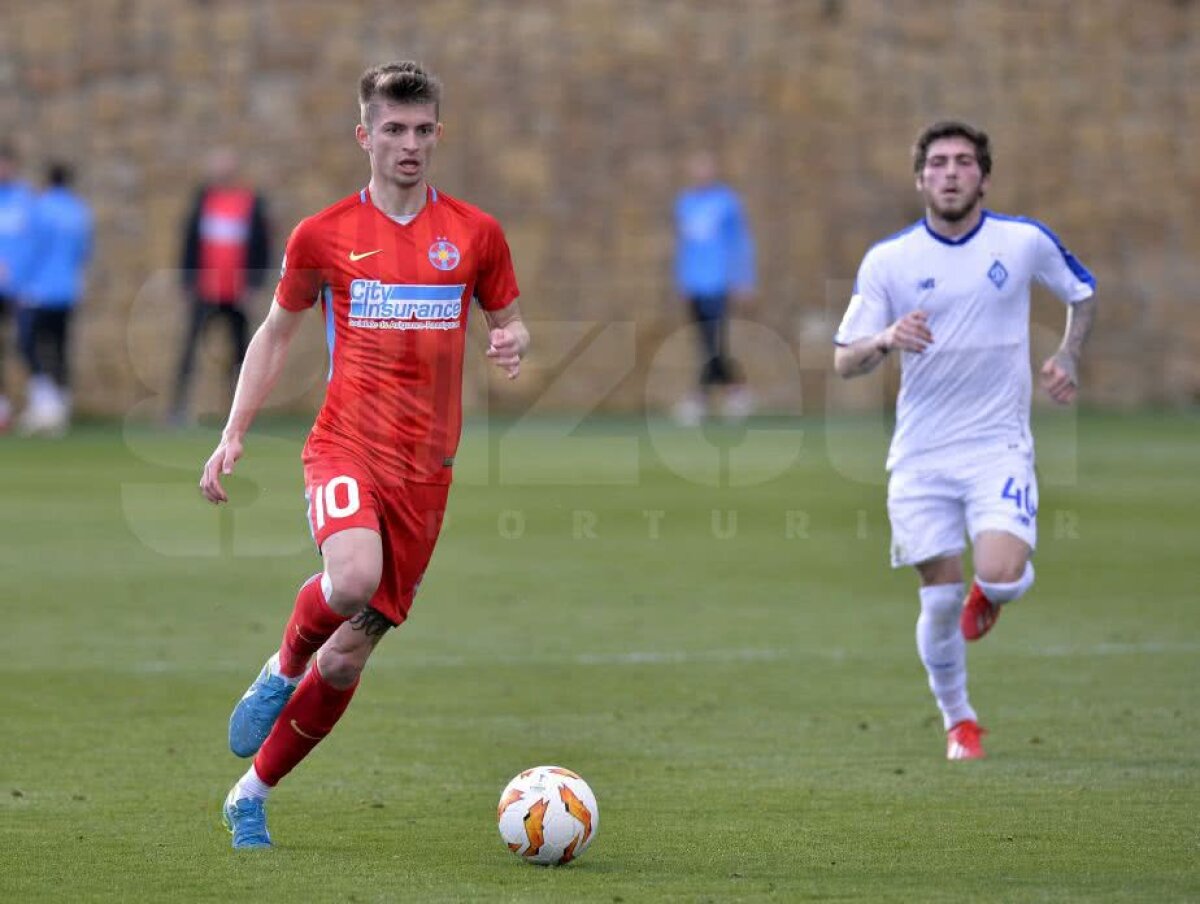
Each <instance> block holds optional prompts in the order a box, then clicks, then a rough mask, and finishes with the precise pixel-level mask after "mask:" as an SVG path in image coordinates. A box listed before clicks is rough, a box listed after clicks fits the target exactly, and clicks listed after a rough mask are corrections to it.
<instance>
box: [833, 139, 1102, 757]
mask: <svg viewBox="0 0 1200 904" xmlns="http://www.w3.org/2000/svg"><path fill="white" fill-rule="evenodd" d="M991 167H992V158H991V151H990V148H989V144H988V136H987V134H986V133H984V132H982V131H980V130H978V129H976V128H974V127H972V126H970V125H968V124H966V123H961V122H938V123H935V124H933V125H931V126H929V127H928V128H927V129H925V131H924V132H922V134H921V135H920V137H919V138H918V139H917V143H916V145H915V147H914V149H913V168H914V172H915V174H916V187H917V191H919V192H920V193H921V195H922V197H923V198H924V201H925V217H924V219H922V220H920V221H919V222H917V223H914V224H913V225H911V226H909V227H908V228H907V229H904V230H902V231H901V232H898V233H896V234H895V235H893V236H890V237H889V238H886V239H884V240H883V241H882V242H880V243H878V244H877V245H875V246H874V247H872V248H871V249H870V250H869V251H868V252H867V254H866V256H865V257H864V258H863V262H862V265H861V266H860V268H859V271H858V279H857V281H856V283H855V288H854V292H853V296H852V297H851V299H850V305H849V307H848V308H847V310H846V315H845V317H844V319H843V320H842V324H841V326H840V327H839V329H838V332H837V336H836V337H835V340H834V341H835V343H836V345H837V349H836V351H835V353H834V367H835V369H836V370H837V372H838V374H840V375H841V376H843V377H847V378H848V377H856V376H860V375H862V374H867V373H870V372H871V371H872V370H874V369H875V368H876V367H877V366H878V365H879V363H880V362H881V361H883V359H884V357H885V356H886V355H887V354H888V353H890V352H891V351H892V350H893V349H896V350H899V352H900V353H901V361H900V366H901V378H900V393H899V397H898V398H897V402H896V429H895V433H894V435H893V437H892V444H891V448H890V450H889V453H888V459H887V470H888V471H889V472H890V478H889V481H888V517H889V519H890V520H891V524H892V567H894V568H899V567H902V566H905V565H912V566H913V567H915V568H916V570H917V572H918V574H919V575H920V581H921V589H920V596H921V614H920V617H919V618H918V619H917V651H918V653H919V654H920V657H921V661H922V663H924V665H925V670H926V672H927V673H928V674H929V686H930V689H931V690H932V691H933V695H934V697H935V699H936V700H937V704H938V708H939V709H940V710H941V712H942V718H943V721H944V724H945V728H946V731H947V757H948V758H949V759H952V760H958V759H979V758H981V757H983V756H984V752H983V746H982V743H981V736H982V735H983V734H984V729H982V728H980V726H979V723H978V721H977V718H976V714H975V710H974V709H972V708H971V704H970V701H969V700H968V698H967V665H966V643H965V641H967V640H977V639H979V638H980V637H982V636H983V635H984V634H986V633H987V632H988V631H989V630H990V629H991V627H992V625H993V624H994V623H995V621H996V618H997V617H998V616H999V614H1000V609H1001V606H1002V605H1003V604H1005V603H1009V602H1012V601H1013V600H1015V599H1017V598H1018V597H1020V596H1021V595H1022V594H1024V593H1025V592H1026V591H1027V590H1028V589H1029V588H1030V586H1031V585H1032V584H1033V565H1032V563H1031V562H1030V559H1031V557H1032V555H1033V551H1034V548H1035V547H1036V545H1037V505H1038V489H1037V477H1036V475H1035V473H1034V467H1033V437H1032V436H1031V434H1030V429H1029V403H1030V394H1031V389H1032V379H1031V374H1030V366H1029V285H1030V283H1031V282H1032V281H1034V280H1037V281H1039V282H1041V283H1042V284H1043V285H1045V286H1046V287H1048V288H1049V289H1050V290H1051V291H1052V292H1054V294H1055V295H1057V296H1058V297H1059V298H1060V299H1062V301H1063V302H1064V303H1066V305H1067V312H1068V313H1067V326H1066V333H1065V335H1064V337H1063V341H1062V344H1061V345H1060V346H1059V348H1058V350H1057V351H1056V352H1055V353H1054V354H1053V355H1052V356H1051V357H1050V358H1049V359H1048V360H1047V361H1046V362H1045V364H1043V365H1042V368H1041V371H1040V373H1039V378H1040V382H1041V385H1042V387H1043V388H1044V389H1045V390H1046V392H1047V393H1048V394H1049V396H1050V398H1051V399H1053V400H1054V401H1055V402H1057V403H1059V404H1063V405H1067V404H1070V403H1072V402H1074V400H1075V395H1076V389H1077V383H1078V380H1077V373H1078V363H1079V356H1080V353H1081V351H1082V348H1083V344H1084V342H1085V340H1086V339H1087V335H1088V333H1089V332H1090V330H1091V326H1092V321H1093V319H1094V317H1095V299H1094V297H1093V292H1094V290H1095V285H1096V283H1095V280H1094V279H1093V278H1092V275H1091V274H1090V273H1089V272H1088V271H1087V270H1086V269H1085V268H1084V267H1083V265H1082V264H1080V263H1079V261H1077V260H1076V259H1075V258H1074V257H1073V256H1072V255H1071V253H1070V252H1069V251H1067V249H1066V248H1064V247H1063V245H1062V243H1061V242H1059V240H1058V238H1057V237H1056V236H1055V235H1054V234H1053V233H1052V232H1050V230H1049V229H1047V228H1046V227H1045V226H1043V225H1042V224H1041V223H1039V222H1037V221H1036V220H1031V219H1026V218H1024V217H1008V216H1001V215H999V214H996V213H993V212H991V211H990V210H986V209H984V207H983V206H982V201H983V197H984V194H985V193H986V191H987V189H988V185H989V182H988V180H989V175H990V173H991ZM966 537H969V538H970V540H971V545H972V550H973V556H974V564H975V578H974V581H973V582H972V585H971V589H970V593H969V594H967V596H966V599H965V601H964V599H963V594H964V584H963V565H962V553H963V551H964V550H965V549H966V542H965V538H966Z"/></svg>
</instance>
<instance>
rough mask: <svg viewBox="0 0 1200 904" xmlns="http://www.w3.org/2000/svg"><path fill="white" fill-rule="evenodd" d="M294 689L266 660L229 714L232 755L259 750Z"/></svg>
mask: <svg viewBox="0 0 1200 904" xmlns="http://www.w3.org/2000/svg"><path fill="white" fill-rule="evenodd" d="M295 690H296V685H295V684H292V683H291V682H290V681H285V680H284V679H283V678H281V677H280V676H279V675H272V674H271V664H270V662H269V661H268V663H267V664H266V665H264V666H263V668H262V671H261V672H259V673H258V677H257V678H255V679H254V683H253V684H251V685H250V689H249V690H248V691H246V693H245V694H243V695H242V699H241V700H239V701H238V702H237V706H235V707H234V708H233V714H232V715H231V716H230V717H229V749H230V750H232V751H233V752H234V755H235V756H240V757H248V756H254V754H256V753H258V748H259V747H262V745H263V741H265V740H266V739H267V735H269V734H270V733H271V728H272V727H273V726H274V725H275V720H276V719H278V718H279V713H280V712H282V710H283V707H284V705H285V704H286V703H287V702H288V700H290V699H291V698H292V694H293V693H294V692H295Z"/></svg>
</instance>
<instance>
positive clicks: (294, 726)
mask: <svg viewBox="0 0 1200 904" xmlns="http://www.w3.org/2000/svg"><path fill="white" fill-rule="evenodd" d="M292 731H294V732H296V734H298V735H300V737H302V738H308V739H309V740H310V741H319V740H321V739H320V738H319V737H317V736H316V735H310V734H309V733H308V732H306V731H305V730H304V729H303V728H301V727H300V726H299V725H297V724H296V720H295V719H292Z"/></svg>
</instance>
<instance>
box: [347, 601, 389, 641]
mask: <svg viewBox="0 0 1200 904" xmlns="http://www.w3.org/2000/svg"><path fill="white" fill-rule="evenodd" d="M350 627H351V628H352V629H353V630H355V631H362V632H363V634H364V635H365V636H367V637H382V636H383V635H384V634H386V633H387V631H388V629H389V628H391V627H392V623H391V622H390V621H388V620H387V619H386V618H385V617H384V615H383V613H382V612H380V611H379V610H378V609H372V608H371V607H370V606H367V608H365V609H363V610H362V612H360V613H358V615H355V616H354V617H352V618H351V619H350Z"/></svg>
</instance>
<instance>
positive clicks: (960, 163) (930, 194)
mask: <svg viewBox="0 0 1200 904" xmlns="http://www.w3.org/2000/svg"><path fill="white" fill-rule="evenodd" d="M987 185H988V180H987V177H985V176H984V175H983V170H981V169H980V168H979V158H978V157H976V156H975V145H974V144H972V143H971V142H970V141H968V140H967V139H966V138H957V137H956V138H939V139H938V140H937V141H935V142H933V143H932V144H931V145H929V150H928V151H927V152H926V155H925V167H924V168H923V169H922V170H921V172H920V173H918V174H917V190H918V191H919V192H921V194H922V195H923V196H924V198H925V205H926V206H927V207H928V208H929V209H930V210H931V211H932V212H933V213H934V215H936V216H938V217H940V218H941V219H943V220H946V221H947V222H950V223H954V222H957V221H958V220H961V219H963V218H964V217H967V216H969V215H970V214H971V213H973V212H974V210H975V208H976V207H978V206H979V201H980V199H981V198H982V197H983V195H984V192H985V191H987Z"/></svg>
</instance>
